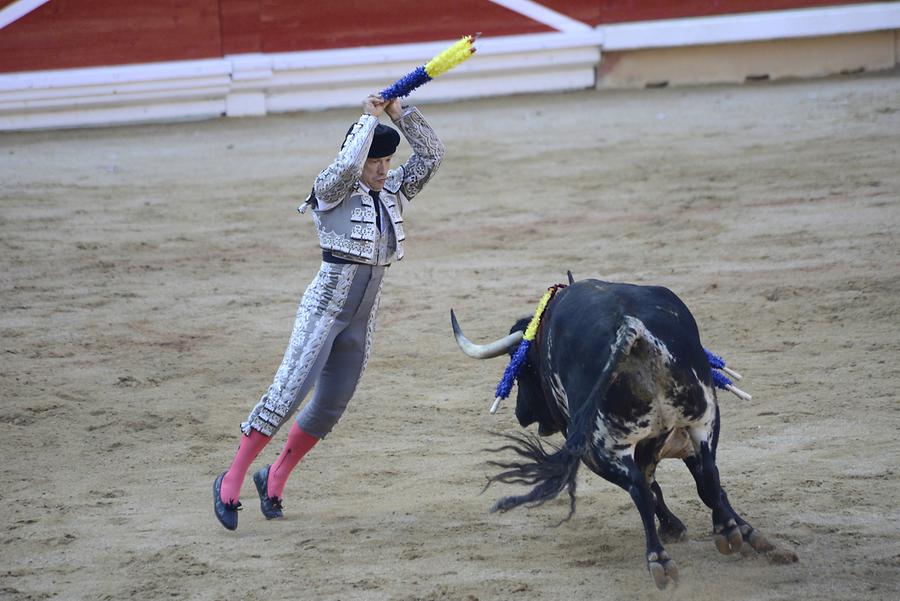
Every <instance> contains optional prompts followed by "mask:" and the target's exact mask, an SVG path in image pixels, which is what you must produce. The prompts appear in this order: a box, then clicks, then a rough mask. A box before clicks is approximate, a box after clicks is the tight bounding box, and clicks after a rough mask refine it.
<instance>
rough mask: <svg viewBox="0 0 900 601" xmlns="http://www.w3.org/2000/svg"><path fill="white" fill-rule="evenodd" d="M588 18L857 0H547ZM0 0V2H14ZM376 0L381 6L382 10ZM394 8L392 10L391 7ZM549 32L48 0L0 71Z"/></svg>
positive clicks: (197, 5)
mask: <svg viewBox="0 0 900 601" xmlns="http://www.w3.org/2000/svg"><path fill="white" fill-rule="evenodd" d="M542 2H543V4H545V5H547V6H548V7H550V8H553V9H555V10H557V11H559V12H563V13H565V14H567V15H569V16H571V17H573V18H575V19H578V20H580V21H584V22H586V23H589V24H591V25H598V24H601V23H618V22H623V21H642V20H649V19H664V18H676V17H689V16H705V15H718V14H726V13H739V12H748V11H762V10H776V9H785V8H801V7H811V6H828V5H836V4H853V2H847V1H839V0H838V1H836V0H830V1H829V0H542ZM9 4H11V2H10V1H9V0H2V1H0V7H2V6H5V5H9ZM376 7H377V8H376ZM387 7H389V10H388V8H387ZM476 31H480V32H482V33H483V34H484V35H486V36H500V35H512V34H526V33H537V32H544V31H552V29H550V28H549V27H547V26H545V25H543V24H541V23H538V22H536V21H532V20H531V19H529V18H527V17H523V16H521V15H519V14H518V13H515V12H513V11H510V10H508V9H506V8H503V7H501V6H499V5H497V4H494V3H493V2H490V1H489V0H453V1H452V2H446V3H433V2H425V1H423V0H393V1H392V2H390V3H388V4H376V3H373V2H372V0H140V1H136V2H123V1H121V0H50V1H49V2H47V3H46V4H44V5H42V6H40V7H39V8H37V9H35V10H34V11H32V12H31V13H29V14H27V15H25V16H24V17H22V18H21V19H19V20H17V21H15V22H13V23H11V24H10V25H8V26H7V27H5V28H3V29H0V73H3V72H6V73H8V72H15V71H34V70H46V69H66V68H73V67H91V66H100V65H120V64H131V63H147V62H157V61H174V60H190V59H202V58H218V57H220V56H224V55H226V54H239V53H246V52H290V51H297V50H314V49H325V48H343V47H354V46H367V45H380V44H401V43H410V42H424V41H431V40H442V39H452V38H456V37H458V36H460V35H462V34H465V33H474V32H476Z"/></svg>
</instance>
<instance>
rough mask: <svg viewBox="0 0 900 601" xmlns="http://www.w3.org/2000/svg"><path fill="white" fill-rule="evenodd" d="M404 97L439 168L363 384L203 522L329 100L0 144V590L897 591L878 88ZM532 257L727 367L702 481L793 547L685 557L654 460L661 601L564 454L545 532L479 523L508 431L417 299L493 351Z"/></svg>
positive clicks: (890, 279)
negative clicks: (739, 391) (562, 479)
mask: <svg viewBox="0 0 900 601" xmlns="http://www.w3.org/2000/svg"><path fill="white" fill-rule="evenodd" d="M422 108H423V111H424V112H425V113H426V115H427V116H428V117H429V118H430V120H431V121H432V123H433V124H434V126H435V128H436V129H437V131H438V132H439V133H440V134H441V136H442V138H443V139H444V141H445V143H446V146H447V157H446V160H445V163H444V165H443V166H442V168H441V170H440V173H439V174H438V176H437V177H436V179H435V180H434V181H433V182H432V183H431V185H430V186H429V187H428V188H427V189H426V190H425V192H423V193H422V195H421V196H420V197H419V198H417V199H416V200H415V202H414V205H413V207H412V208H411V209H410V211H409V212H408V213H407V215H406V222H407V226H408V232H409V234H408V237H409V239H408V249H407V252H408V254H407V257H406V258H405V259H404V260H403V261H402V262H401V263H398V264H395V265H394V266H393V267H391V269H390V273H389V274H388V276H387V280H386V283H385V288H384V295H383V300H382V313H381V316H380V320H379V325H378V336H377V338H376V342H375V350H374V354H373V357H372V360H371V362H370V364H369V369H368V371H367V373H366V374H365V377H364V378H363V381H362V383H361V386H360V388H359V390H358V392H357V395H356V398H355V399H354V401H353V403H352V404H351V406H350V409H349V410H348V412H347V414H346V415H345V417H344V419H343V420H342V421H341V423H340V424H339V425H338V427H337V429H336V430H335V431H334V432H333V433H332V435H331V436H330V437H329V438H328V439H327V440H326V441H325V442H323V443H322V444H320V445H319V446H318V447H316V448H315V449H314V450H313V452H312V453H311V454H310V455H309V456H308V457H307V458H306V460H305V461H304V462H303V463H302V464H301V466H300V468H299V469H298V471H297V472H296V473H295V475H294V477H293V479H292V480H291V481H290V482H289V483H288V487H287V489H286V501H285V506H286V513H287V517H286V518H285V519H284V520H282V521H278V522H274V523H273V522H266V521H265V520H264V519H263V518H262V516H261V515H260V513H259V511H258V510H257V504H256V502H255V493H254V491H253V488H252V483H251V482H250V481H249V479H248V482H247V483H246V485H245V488H244V500H245V501H246V505H247V507H246V509H245V510H244V511H243V512H242V513H241V519H240V527H239V529H238V530H237V531H236V532H233V533H232V532H227V531H225V530H224V529H223V528H221V527H220V526H219V524H218V523H217V522H216V521H215V518H214V517H213V514H212V511H211V502H210V499H211V493H210V486H211V483H212V479H213V477H214V476H215V475H216V474H218V473H220V472H221V471H222V470H224V469H225V468H226V467H227V465H228V463H229V462H230V460H231V457H232V455H233V453H234V450H235V448H236V446H237V441H238V424H239V422H240V421H241V420H243V419H244V418H245V416H246V414H247V412H248V411H249V409H250V407H251V406H252V405H253V404H254V403H255V401H256V400H257V399H258V398H259V396H260V394H261V393H262V392H263V391H264V390H265V388H266V386H267V385H268V384H269V382H270V379H271V377H272V375H273V373H274V370H275V368H276V367H277V365H278V362H279V361H280V359H281V355H282V353H283V350H284V345H285V343H286V341H287V337H288V334H289V332H290V328H291V325H292V323H293V317H294V313H295V310H296V305H297V301H298V299H299V297H300V295H301V294H302V292H303V290H304V288H305V287H306V285H307V283H308V282H309V280H310V279H311V277H312V276H313V274H314V273H315V271H316V269H317V267H318V260H317V257H318V253H317V246H316V242H315V235H314V229H313V225H312V220H311V218H310V217H309V216H308V215H307V216H299V215H298V214H297V213H296V211H295V207H296V205H297V204H298V202H299V201H300V199H302V197H303V196H304V195H305V193H306V191H307V190H308V189H309V186H310V183H311V181H312V179H313V177H314V176H315V175H316V173H317V171H318V170H319V169H320V168H321V167H323V166H324V165H325V164H326V163H327V162H328V161H329V160H330V159H331V157H332V156H333V154H334V153H335V152H336V151H337V147H338V146H339V143H340V139H341V136H342V134H343V133H344V131H345V130H346V127H347V125H348V124H349V123H350V122H351V121H353V120H354V119H355V118H356V115H357V111H355V110H341V111H330V112H324V113H315V114H297V115H289V116H274V117H267V118H264V119H241V120H233V119H222V120H218V121H213V122H203V123H181V124H173V125H159V126H141V127H119V128H114V129H102V130H81V131H56V132H40V133H27V134H25V133H23V134H4V135H0V182H2V186H0V241H2V246H0V248H2V255H0V256H2V271H0V285H2V286H0V311H2V327H0V334H2V341H3V344H2V349H0V352H2V362H0V386H2V402H3V412H2V418H3V422H4V428H3V436H2V438H0V445H2V446H0V448H2V452H3V456H4V457H5V460H4V461H3V463H2V468H0V499H2V507H3V511H2V517H0V531H2V535H0V537H2V538H0V565H2V567H0V597H2V598H3V599H9V600H16V601H18V600H25V599H65V600H69V599H117V600H118V599H192V600H218V599H226V598H231V599H260V600H262V599H266V600H269V599H304V600H329V601H331V600H341V601H351V600H396V601H425V600H428V601H436V600H463V601H474V600H476V599H477V600H479V601H491V600H508V599H527V600H529V601H555V600H558V599H572V600H582V599H584V600H586V599H592V600H610V601H612V600H615V601H622V600H630V599H653V598H660V599H662V598H666V599H684V600H691V601H695V600H710V601H712V600H720V599H725V598H727V599H752V600H789V599H790V600H794V599H818V600H833V601H846V600H862V599H884V600H888V599H891V600H893V599H896V598H897V595H898V590H900V528H898V522H900V512H898V504H897V498H898V493H900V488H898V467H897V460H898V457H900V453H898V447H900V445H898V442H897V440H898V438H897V432H898V426H900V419H898V418H900V411H898V409H900V404H898V401H897V396H898V394H897V390H898V385H900V368H898V360H897V357H898V351H900V248H898V227H900V193H898V190H900V76H898V74H897V73H887V74H882V75H877V76H866V77H848V78H837V79H830V80H822V81H808V82H790V83H783V84H765V85H749V86H743V87H704V88H689V89H662V90H645V91H619V92H599V93H598V92H581V93H571V94H561V95H544V96H534V97H515V98H504V99H491V100H484V101H473V102H462V103H457V104H446V105H430V106H424V107H422ZM401 148H402V149H403V150H401V155H402V156H401V157H400V158H401V159H402V158H404V157H405V153H407V152H408V150H406V148H407V147H406V146H405V145H404V146H402V147H401ZM567 269H570V270H572V272H573V273H574V274H575V276H576V277H577V278H587V277H596V278H603V279H609V280H621V281H630V282H636V283H652V284H661V285H665V286H668V287H670V288H671V289H673V290H674V291H675V292H676V293H677V294H679V295H680V296H681V297H682V298H683V299H684V300H685V302H686V303H687V304H688V306H689V307H691V309H692V310H693V312H694V314H695V316H696V318H697V321H698V323H699V324H700V328H701V334H702V336H703V340H704V343H705V344H706V345H707V346H708V347H709V348H711V349H714V350H716V351H717V352H719V353H720V354H722V355H724V356H725V357H726V358H727V359H728V360H729V362H730V363H731V364H733V365H734V366H735V367H736V368H737V369H738V370H739V371H742V372H743V373H744V375H745V380H744V382H743V383H742V384H743V387H744V388H746V389H747V390H748V391H750V392H751V393H752V394H753V395H754V399H753V401H752V402H744V401H740V400H739V399H737V398H736V397H733V396H731V395H728V394H722V395H720V401H721V405H722V419H723V430H722V440H721V444H720V447H719V468H720V471H721V476H722V481H723V484H724V486H725V487H726V488H727V490H728V491H729V495H730V498H731V500H732V503H733V504H734V505H735V507H736V508H737V509H738V510H739V511H740V512H742V513H743V514H744V515H745V517H746V518H747V519H748V520H750V521H751V522H752V523H753V524H754V525H756V526H757V527H758V528H760V529H761V530H762V531H764V532H765V533H766V534H768V535H769V537H770V538H771V539H772V540H773V541H774V542H775V543H777V544H778V545H779V546H780V547H781V548H782V549H784V550H786V552H787V553H790V552H793V553H796V554H797V556H798V557H799V561H797V562H793V563H790V562H788V563H785V562H771V561H769V560H767V559H765V558H763V557H751V558H741V557H735V556H722V555H720V554H719V553H717V552H716V550H715V548H714V545H713V542H712V538H711V535H710V520H709V515H708V512H707V510H706V508H705V507H704V506H703V505H702V503H701V502H700V500H699V499H698V497H697V495H696V492H695V490H694V486H693V483H692V480H691V478H690V476H689V474H688V472H687V470H686V469H685V468H684V467H683V466H682V465H681V464H680V463H679V462H674V461H672V462H667V463H664V464H663V465H662V466H661V468H660V471H659V479H660V481H661V483H662V485H663V487H664V489H665V490H666V491H667V500H668V501H669V504H670V506H671V507H672V508H673V510H674V511H675V512H676V513H677V514H679V515H680V516H681V518H682V520H683V521H684V522H685V523H686V524H687V526H688V528H689V539H688V540H687V541H686V542H683V543H679V544H671V545H668V550H669V552H670V554H671V555H672V556H673V557H674V559H675V560H676V562H677V563H678V566H679V568H680V572H681V578H682V584H681V586H680V587H679V588H678V589H677V590H675V591H674V592H671V591H667V592H665V593H658V592H656V589H655V588H654V587H653V583H652V580H651V579H650V577H649V576H648V574H647V572H646V569H645V566H644V560H643V548H644V541H643V532H642V528H641V524H640V519H639V516H638V513H637V511H636V510H635V509H634V507H633V505H632V502H631V500H630V498H629V497H628V495H627V493H625V492H624V491H622V490H620V489H618V488H616V487H614V486H613V485H611V484H609V483H607V482H605V481H603V480H601V479H599V478H598V477H596V476H594V475H593V474H590V473H589V472H588V471H587V470H586V469H582V471H581V473H580V475H579V504H578V512H577V513H576V515H575V516H574V518H573V519H572V520H571V521H569V522H567V523H565V524H563V525H562V526H560V527H558V528H554V527H553V525H554V524H556V523H557V521H559V519H561V518H562V517H563V516H564V515H565V513H566V509H567V501H566V499H563V498H560V499H558V500H556V501H554V502H551V503H548V504H546V505H544V506H542V507H540V508H537V509H524V510H516V511H513V512H510V513H507V514H502V515H495V514H489V513H488V511H487V510H488V507H489V506H490V505H491V504H492V502H493V501H494V500H495V499H496V498H498V497H499V496H501V495H503V494H510V493H512V492H516V491H517V490H518V489H516V488H514V487H511V486H508V487H503V486H498V487H495V488H492V489H490V490H488V491H487V492H486V493H484V494H480V493H481V489H482V486H483V484H484V482H485V477H486V475H488V474H490V473H492V468H488V467H486V466H485V465H484V462H485V460H486V459H487V458H488V456H487V455H486V454H485V453H484V452H482V449H483V448H485V447H490V446H495V445H496V442H497V441H496V439H495V437H494V436H492V434H491V433H492V432H511V431H516V430H518V429H519V428H518V425H517V424H516V422H515V417H514V415H513V403H507V404H506V405H505V406H504V407H503V408H502V409H501V411H500V412H499V413H498V414H497V415H495V416H491V415H489V414H488V411H487V409H488V405H489V403H490V401H491V397H492V392H493V388H494V386H495V385H496V383H497V380H498V378H499V377H500V375H501V373H502V370H503V368H504V365H505V363H504V361H503V360H502V359H497V360H493V361H482V362H479V361H474V360H471V359H468V358H466V357H464V356H463V355H462V354H461V353H460V352H459V351H458V349H457V348H456V345H455V343H454V341H453V338H452V336H451V331H450V325H449V310H450V308H451V307H452V308H454V309H455V310H456V311H457V314H458V315H459V316H460V319H461V321H462V323H463V325H464V327H465V328H466V332H467V334H468V335H469V336H470V337H472V338H473V339H476V340H487V339H491V338H494V337H497V336H499V335H502V334H504V333H506V331H507V329H508V328H509V326H510V325H511V324H512V323H513V321H514V320H515V319H516V318H518V317H521V316H525V315H527V314H529V313H531V311H533V308H534V306H535V304H536V302H537V300H538V299H539V298H540V296H541V294H542V292H543V291H544V290H545V289H546V287H547V286H548V285H550V284H553V283H556V282H563V281H565V277H566V270H567ZM285 433H286V431H282V432H281V433H280V435H279V437H278V438H277V440H276V442H275V443H273V445H272V446H271V447H270V449H267V450H266V451H265V452H264V453H263V455H262V456H261V458H260V460H259V461H258V463H257V466H259V465H263V464H264V463H267V462H270V461H271V460H272V459H274V457H275V455H276V454H277V452H278V451H279V450H280V447H281V444H282V442H283V439H284V436H285ZM254 469H255V467H254ZM781 557H786V555H783V556H781Z"/></svg>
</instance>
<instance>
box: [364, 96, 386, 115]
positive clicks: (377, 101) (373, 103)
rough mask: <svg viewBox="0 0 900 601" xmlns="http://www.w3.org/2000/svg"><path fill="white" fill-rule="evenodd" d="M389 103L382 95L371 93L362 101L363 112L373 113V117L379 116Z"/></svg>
mask: <svg viewBox="0 0 900 601" xmlns="http://www.w3.org/2000/svg"><path fill="white" fill-rule="evenodd" d="M386 104H387V103H386V102H385V101H384V99H382V98H381V96H376V95H375V94H369V95H368V96H367V97H366V99H365V100H363V102H362V107H363V113H364V114H366V115H372V116H373V117H378V116H380V115H381V113H382V112H383V111H384V107H385V105H386Z"/></svg>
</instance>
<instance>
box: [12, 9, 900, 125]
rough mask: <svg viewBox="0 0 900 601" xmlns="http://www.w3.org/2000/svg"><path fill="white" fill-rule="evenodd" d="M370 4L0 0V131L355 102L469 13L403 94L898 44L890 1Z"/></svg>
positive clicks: (858, 55)
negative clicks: (450, 66)
mask: <svg viewBox="0 0 900 601" xmlns="http://www.w3.org/2000/svg"><path fill="white" fill-rule="evenodd" d="M636 5H637V6H636ZM298 6H299V7H300V9H299V10H298ZM426 6H428V7H429V8H425V7H426ZM368 7H369V3H367V2H364V1H363V0H343V1H336V2H332V3H320V2H296V1H295V2H291V1H289V0H270V1H268V2H265V3H260V2H256V1H252V2H251V1H248V0H182V1H179V2H175V3H173V2H171V1H168V0H145V2H141V3H127V4H123V3H121V2H115V1H113V0H15V1H9V0H0V130H13V129H35V128H51V127H72V126H91V125H103V124H112V123H131V122H146V121H170V120H178V119H202V118H213V117H218V116H221V115H228V116H251V115H265V114H267V113H277V112H287V111H296V110H316V109H324V108H332V107H341V106H350V105H355V104H357V103H358V102H359V99H360V98H361V97H362V96H364V95H365V94H366V93H369V92H371V91H373V90H378V89H381V88H383V87H385V86H386V85H388V84H390V83H391V82H392V81H393V80H394V79H396V78H397V77H399V76H401V75H403V74H405V73H406V72H408V71H409V70H410V69H412V68H414V67H416V66H417V65H420V64H422V62H424V61H425V60H427V59H428V58H430V57H431V56H433V55H434V54H436V53H437V52H439V51H440V50H442V49H443V48H444V47H446V45H447V44H448V43H449V42H451V41H452V40H454V39H456V38H458V36H459V35H460V34H463V33H473V32H472V31H469V30H470V29H471V28H472V24H473V23H474V24H477V27H476V28H477V29H478V30H480V31H481V33H482V37H481V39H480V40H479V42H478V44H477V46H478V55H477V60H471V61H468V62H467V63H464V64H463V65H462V66H460V67H459V68H457V69H455V70H454V71H452V72H450V73H448V74H447V75H444V76H442V77H441V78H439V79H438V80H436V81H434V82H432V83H429V84H428V85H426V86H424V87H422V88H420V89H419V90H417V91H416V92H414V94H413V96H412V97H411V100H412V101H414V102H420V103H421V102H429V101H446V100H452V99H457V98H469V97H479V96H492V95H505V94H515V93H534V92H549V91H562V90H575V89H589V88H611V87H634V86H659V85H686V84H700V83H715V82H736V81H748V80H749V81H753V80H759V79H778V78H783V77H817V76H823V75H831V74H836V73H844V72H858V71H870V70H881V69H890V68H893V67H895V66H896V65H897V60H898V53H900V52H898V47H900V42H898V39H897V38H898V35H897V31H898V30H900V3H896V2H886V3H865V2H861V3H847V2H835V1H828V0H759V1H754V2H750V1H749V0H719V1H716V2H712V1H710V0H673V1H672V2H666V3H634V2H631V1H627V0H606V1H601V0H542V1H541V2H540V3H538V2H532V1H529V0H458V1H457V2H455V4H454V10H453V11H444V10H442V8H441V7H442V5H438V4H431V3H428V4H426V3H422V2H419V1H418V0H396V2H395V6H394V9H395V10H399V11H400V12H401V13H402V14H414V15H416V17H417V18H415V19H407V20H404V21H403V22H404V25H403V26H402V27H400V26H398V25H397V20H396V19H393V18H392V17H391V16H390V15H389V14H388V13H384V12H378V11H376V12H374V13H373V12H372V11H371V10H369V9H368Z"/></svg>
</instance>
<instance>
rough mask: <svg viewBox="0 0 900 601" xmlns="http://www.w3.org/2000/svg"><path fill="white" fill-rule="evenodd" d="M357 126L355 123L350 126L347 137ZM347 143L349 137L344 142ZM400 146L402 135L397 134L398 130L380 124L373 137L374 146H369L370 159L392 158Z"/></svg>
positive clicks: (376, 127)
mask: <svg viewBox="0 0 900 601" xmlns="http://www.w3.org/2000/svg"><path fill="white" fill-rule="evenodd" d="M355 126H356V124H355V123H354V124H353V125H351V126H350V129H348V130H347V136H349V135H350V132H351V131H353V128H354V127H355ZM346 141H347V137H346V136H344V142H346ZM399 145H400V134H399V133H397V130H396V129H394V128H393V127H388V126H387V125H384V124H383V123H379V124H378V125H376V126H375V135H374V136H373V137H372V145H371V146H369V155H368V158H370V159H380V158H382V157H387V156H391V155H392V154H394V153H395V152H396V151H397V146H399ZM342 148H343V146H342Z"/></svg>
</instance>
